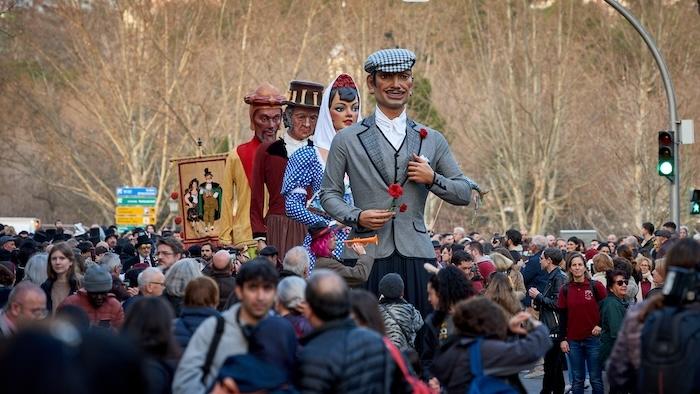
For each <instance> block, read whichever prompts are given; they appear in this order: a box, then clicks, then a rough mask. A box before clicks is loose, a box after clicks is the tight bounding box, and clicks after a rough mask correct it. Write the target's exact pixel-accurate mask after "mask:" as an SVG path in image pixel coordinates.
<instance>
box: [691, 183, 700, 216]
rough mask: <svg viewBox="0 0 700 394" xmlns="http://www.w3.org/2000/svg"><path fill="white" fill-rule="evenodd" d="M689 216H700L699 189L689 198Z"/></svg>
mask: <svg viewBox="0 0 700 394" xmlns="http://www.w3.org/2000/svg"><path fill="white" fill-rule="evenodd" d="M690 214H691V215H700V189H695V190H693V196H692V197H691V198H690Z"/></svg>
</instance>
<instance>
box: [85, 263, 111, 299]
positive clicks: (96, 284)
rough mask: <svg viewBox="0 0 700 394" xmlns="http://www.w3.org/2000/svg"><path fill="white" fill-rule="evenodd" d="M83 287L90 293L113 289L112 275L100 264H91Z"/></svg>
mask: <svg viewBox="0 0 700 394" xmlns="http://www.w3.org/2000/svg"><path fill="white" fill-rule="evenodd" d="M83 287H85V290H87V292H88V293H106V292H108V291H110V290H112V275H110V274H109V272H107V270H105V269H104V268H102V267H100V266H98V265H93V266H90V267H89V268H88V269H87V271H86V272H85V277H83Z"/></svg>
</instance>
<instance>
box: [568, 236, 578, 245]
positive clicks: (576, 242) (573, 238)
mask: <svg viewBox="0 0 700 394" xmlns="http://www.w3.org/2000/svg"><path fill="white" fill-rule="evenodd" d="M579 241H580V239H578V238H577V237H569V239H567V240H566V242H567V243H568V242H573V243H575V244H576V245H578V244H579Z"/></svg>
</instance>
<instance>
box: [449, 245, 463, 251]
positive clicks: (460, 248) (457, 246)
mask: <svg viewBox="0 0 700 394" xmlns="http://www.w3.org/2000/svg"><path fill="white" fill-rule="evenodd" d="M451 247H452V253H454V252H457V251H460V250H464V245H462V244H452V246H451Z"/></svg>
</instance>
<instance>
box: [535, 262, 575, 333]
mask: <svg viewBox="0 0 700 394" xmlns="http://www.w3.org/2000/svg"><path fill="white" fill-rule="evenodd" d="M545 272H546V271H545ZM566 282H567V278H566V275H564V273H563V272H562V271H561V269H560V268H559V267H555V268H554V269H553V270H552V272H549V273H548V274H547V285H546V286H545V287H544V289H543V290H542V292H541V293H540V294H538V295H537V297H535V299H534V300H533V303H534V306H535V309H537V310H538V311H540V321H541V322H542V324H544V325H545V326H547V327H548V328H549V331H550V333H551V334H557V335H558V334H563V333H560V332H559V322H560V316H559V311H558V309H557V301H558V300H559V290H561V288H562V286H564V285H565V284H566ZM562 337H563V335H562Z"/></svg>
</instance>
